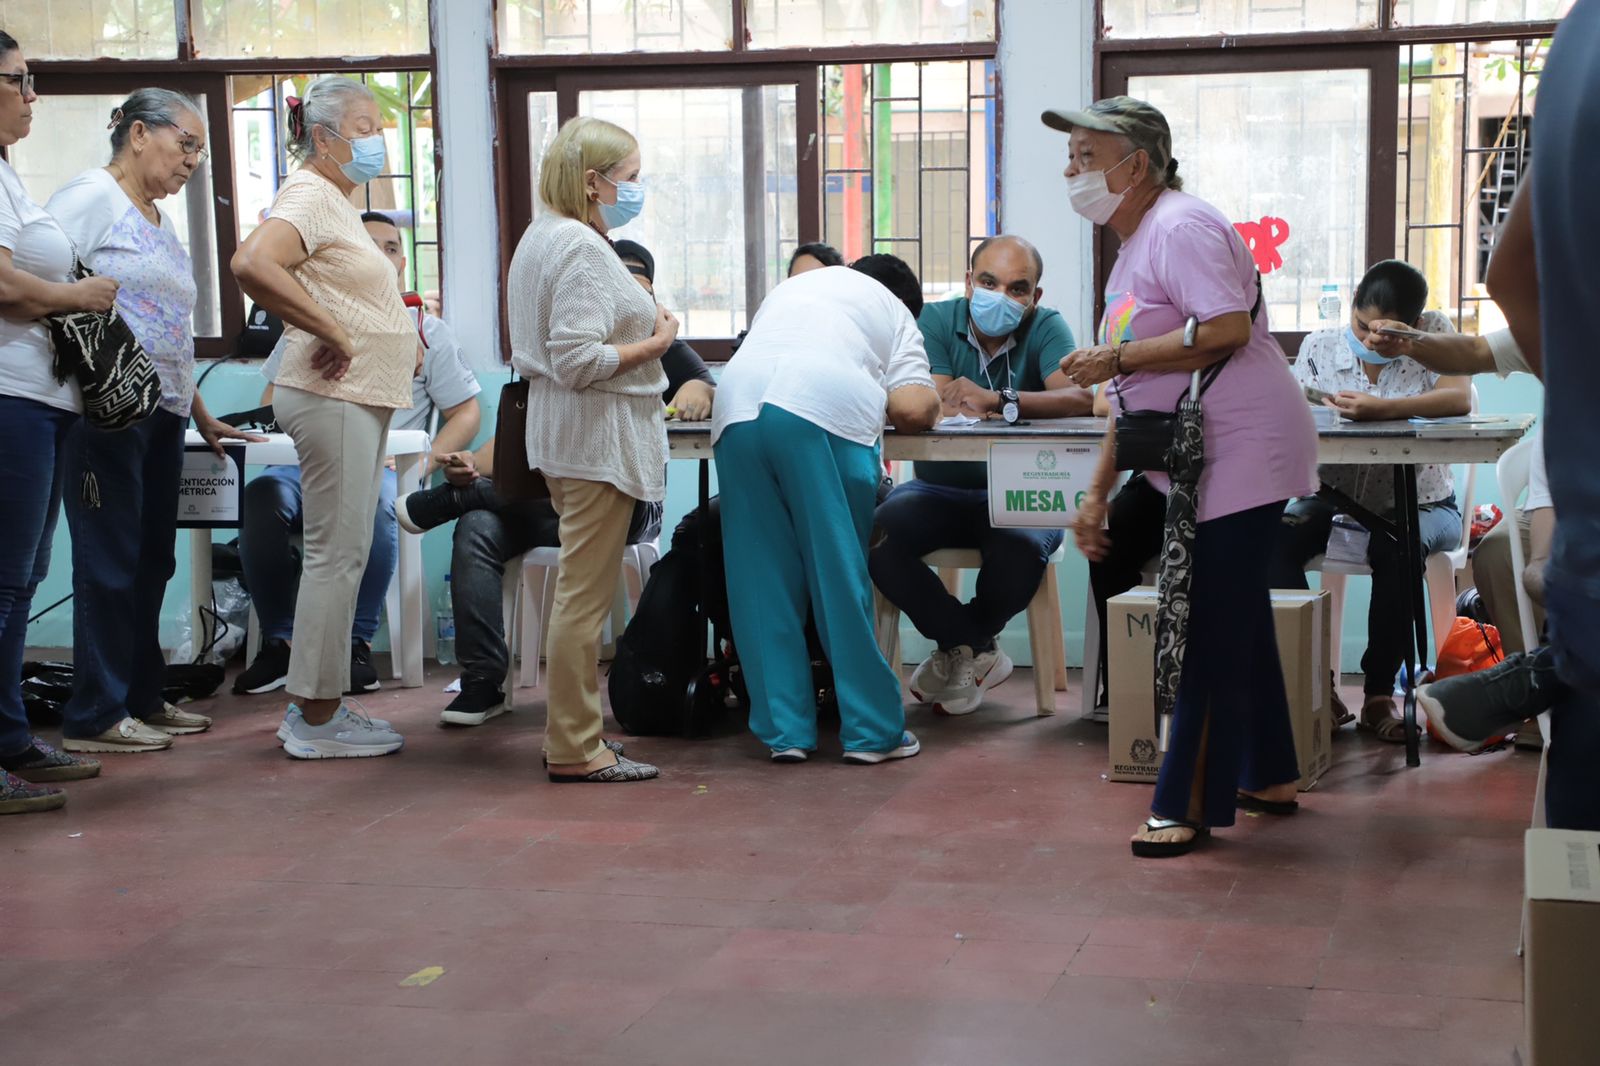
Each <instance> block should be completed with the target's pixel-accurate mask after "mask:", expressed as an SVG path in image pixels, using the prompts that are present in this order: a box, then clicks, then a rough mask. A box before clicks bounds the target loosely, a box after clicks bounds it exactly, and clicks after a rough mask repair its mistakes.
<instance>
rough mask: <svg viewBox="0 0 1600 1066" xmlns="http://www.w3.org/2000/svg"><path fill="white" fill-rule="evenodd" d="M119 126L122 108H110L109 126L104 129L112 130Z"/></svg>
mask: <svg viewBox="0 0 1600 1066" xmlns="http://www.w3.org/2000/svg"><path fill="white" fill-rule="evenodd" d="M120 125H122V108H120V107H116V108H112V109H111V122H110V124H109V125H107V126H106V129H108V130H114V129H116V128H117V127H118V126H120Z"/></svg>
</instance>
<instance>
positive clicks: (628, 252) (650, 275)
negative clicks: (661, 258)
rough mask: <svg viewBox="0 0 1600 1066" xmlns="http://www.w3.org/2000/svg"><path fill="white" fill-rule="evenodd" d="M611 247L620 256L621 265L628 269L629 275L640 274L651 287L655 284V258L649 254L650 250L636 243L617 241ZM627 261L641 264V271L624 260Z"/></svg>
mask: <svg viewBox="0 0 1600 1066" xmlns="http://www.w3.org/2000/svg"><path fill="white" fill-rule="evenodd" d="M613 247H615V248H616V250H617V255H619V256H621V257H622V259H623V260H624V262H623V264H622V265H623V266H625V267H627V268H628V272H629V273H630V274H640V273H642V274H643V275H644V277H645V280H646V281H648V282H650V283H651V284H652V285H654V284H655V280H656V257H655V256H653V255H651V254H650V249H648V248H646V247H645V246H644V245H642V244H640V243H639V242H638V241H629V240H621V241H618V242H617V243H616V244H615V245H614V246H613ZM629 259H631V260H633V261H634V262H636V263H641V264H643V266H644V269H643V270H642V271H641V270H640V269H639V268H638V267H635V266H634V265H633V263H629V262H627V261H626V260H629Z"/></svg>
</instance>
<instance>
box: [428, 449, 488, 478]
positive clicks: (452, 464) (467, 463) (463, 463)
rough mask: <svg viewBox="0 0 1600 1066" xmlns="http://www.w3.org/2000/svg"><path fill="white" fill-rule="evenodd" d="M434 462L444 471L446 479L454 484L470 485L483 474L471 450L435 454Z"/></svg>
mask: <svg viewBox="0 0 1600 1066" xmlns="http://www.w3.org/2000/svg"><path fill="white" fill-rule="evenodd" d="M433 463H434V465H435V466H437V467H438V468H439V469H441V470H443V471H444V479H445V480H446V481H448V482H450V484H452V485H457V486H463V485H470V484H472V483H473V482H474V481H476V480H478V478H479V477H480V476H482V475H480V474H479V473H478V464H477V463H476V462H474V461H473V458H472V453H471V452H445V453H444V454H443V455H435V456H434V457H433Z"/></svg>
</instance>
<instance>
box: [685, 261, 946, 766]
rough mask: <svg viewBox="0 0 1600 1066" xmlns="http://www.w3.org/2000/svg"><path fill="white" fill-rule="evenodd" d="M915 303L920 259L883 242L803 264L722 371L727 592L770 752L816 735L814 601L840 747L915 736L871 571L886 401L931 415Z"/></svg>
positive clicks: (857, 756)
mask: <svg viewBox="0 0 1600 1066" xmlns="http://www.w3.org/2000/svg"><path fill="white" fill-rule="evenodd" d="M921 309H922V289H921V286H920V285H919V283H918V282H917V278H916V275H915V274H913V273H912V271H911V268H910V267H908V266H907V265H906V264H905V263H904V262H902V261H901V260H899V259H897V258H895V257H894V256H891V255H870V256H866V257H865V258H863V259H860V260H858V261H857V262H856V263H855V264H854V265H853V266H851V267H824V268H822V269H820V270H812V271H809V272H807V273H803V274H798V275H796V276H794V277H792V278H790V279H788V280H787V281H785V282H783V283H782V284H781V285H779V286H778V287H777V288H775V289H773V290H772V292H771V293H770V294H769V295H768V296H767V298H766V300H765V301H764V302H763V303H762V304H761V309H760V310H759V311H758V312H757V313H756V316H755V320H754V321H753V322H752V323H751V324H750V333H749V336H748V337H746V339H745V342H744V344H743V345H742V346H741V347H740V349H739V351H738V353H737V354H736V355H735V356H734V357H733V358H732V359H731V360H729V362H728V366H727V369H726V370H724V371H723V374H722V379H721V381H720V382H719V383H718V388H717V405H716V409H715V410H714V411H713V413H712V429H711V435H712V441H713V444H714V448H715V452H716V462H717V480H718V483H719V484H720V486H721V497H720V499H721V511H722V548H723V552H722V553H723V559H724V561H725V564H726V568H727V586H728V606H729V611H730V616H731V620H732V628H733V639H734V644H735V645H736V647H737V649H738V656H739V663H740V666H741V668H742V669H743V671H744V675H745V680H746V682H747V685H748V688H749V692H750V729H751V731H752V732H754V733H755V734H756V736H757V737H759V738H760V739H761V742H762V743H763V744H765V745H766V746H767V748H768V749H769V751H770V753H771V757H772V759H773V761H774V762H803V761H804V760H805V759H806V758H807V757H808V756H809V755H810V753H811V752H813V751H815V750H816V747H817V715H816V701H815V693H814V690H813V688H812V679H811V658H810V655H809V654H808V650H807V647H806V638H805V624H806V615H807V613H808V611H809V612H810V613H811V614H812V615H813V616H814V617H815V619H816V623H817V632H818V634H819V636H820V637H821V639H822V644H823V648H824V650H825V651H826V652H827V656H828V661H829V663H830V664H831V666H832V667H833V677H834V689H835V691H836V693H837V695H838V701H839V718H840V730H839V731H840V739H841V740H842V742H843V747H844V758H845V760H846V761H847V762H854V763H879V762H883V761H884V760H886V759H904V758H908V757H910V756H913V755H915V754H917V752H918V751H920V750H921V746H920V745H919V744H918V742H917V738H916V737H915V736H913V735H912V734H911V733H910V732H908V731H906V728H905V707H904V705H903V703H902V702H901V696H900V678H899V676H898V675H897V674H896V672H895V671H894V670H893V669H891V668H890V666H889V664H888V663H887V662H886V661H885V660H884V657H883V653H882V652H881V651H879V650H878V644H877V641H876V639H875V637H874V624H873V609H872V582H871V579H870V578H869V577H868V576H867V538H868V536H869V535H870V534H871V532H872V514H873V509H874V506H875V505H876V502H877V489H878V483H879V481H880V479H881V478H882V474H883V465H882V461H881V453H880V449H879V442H880V440H881V438H882V435H883V423H884V418H885V415H886V414H887V417H888V420H889V422H890V423H891V424H892V425H893V426H894V427H895V429H897V430H900V431H913V432H914V431H921V430H926V429H929V428H931V427H932V426H933V424H934V422H935V420H937V419H938V417H939V394H938V392H937V391H936V390H935V389H934V386H933V378H932V376H931V375H930V374H929V372H928V357H927V354H926V353H925V352H924V350H923V342H922V333H921V331H920V330H919V329H918V328H917V323H916V319H915V317H914V316H915V314H916V313H917V312H918V311H920V310H921Z"/></svg>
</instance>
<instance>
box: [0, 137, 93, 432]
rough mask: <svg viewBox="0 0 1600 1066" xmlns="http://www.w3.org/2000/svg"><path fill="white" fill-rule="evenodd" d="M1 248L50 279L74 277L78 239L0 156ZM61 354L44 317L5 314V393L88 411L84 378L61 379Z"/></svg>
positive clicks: (1, 339) (1, 379)
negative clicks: (74, 248) (58, 370)
mask: <svg viewBox="0 0 1600 1066" xmlns="http://www.w3.org/2000/svg"><path fill="white" fill-rule="evenodd" d="M0 248H6V249H9V250H10V252H11V264H12V266H14V267H16V268H17V269H18V270H25V271H27V272H28V273H29V274H32V275H33V276H34V277H37V278H43V279H44V280H45V281H58V282H66V281H71V280H72V242H71V241H70V240H68V239H67V235H66V233H65V232H64V231H63V230H62V229H61V227H60V226H59V225H58V224H57V223H56V220H55V219H54V218H52V217H50V213H49V212H48V211H46V210H45V209H44V208H42V207H40V206H39V205H38V204H36V203H34V202H33V200H32V199H31V198H30V197H29V196H28V190H27V189H25V188H23V186H22V179H21V178H19V177H17V172H16V171H15V170H12V169H11V165H10V164H9V163H7V162H5V161H4V160H0ZM54 363H55V353H54V351H53V350H52V349H51V347H50V334H49V333H48V332H47V331H46V330H45V327H44V323H43V322H38V321H34V322H13V321H12V320H11V319H9V318H5V317H0V395H5V396H21V397H22V398H24V399H28V400H36V401H37V402H39V403H42V404H45V405H47V406H50V407H55V408H58V409H60V410H63V411H79V412H81V411H82V410H83V396H82V395H81V394H80V393H79V391H78V383H77V381H76V380H74V379H73V378H71V377H69V378H68V379H67V383H66V384H65V385H63V384H61V383H60V382H58V381H56V377H55V373H54V371H53V369H52V367H53V366H54Z"/></svg>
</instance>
